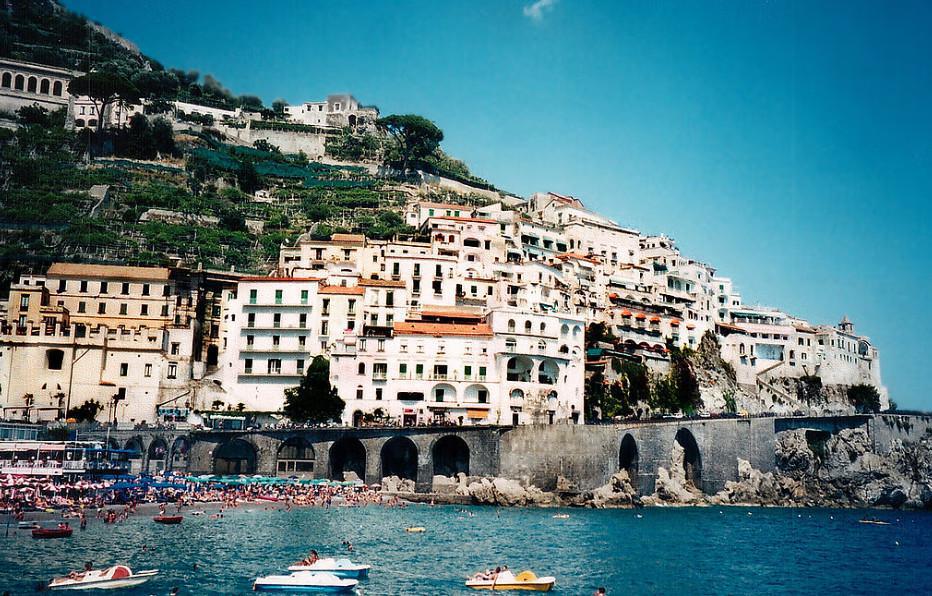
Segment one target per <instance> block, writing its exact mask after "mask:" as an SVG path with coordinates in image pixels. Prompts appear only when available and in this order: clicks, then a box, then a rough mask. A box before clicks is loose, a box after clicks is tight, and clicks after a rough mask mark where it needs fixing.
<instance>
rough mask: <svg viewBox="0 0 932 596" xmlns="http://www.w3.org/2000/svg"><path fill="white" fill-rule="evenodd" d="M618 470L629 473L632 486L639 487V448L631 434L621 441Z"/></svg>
mask: <svg viewBox="0 0 932 596" xmlns="http://www.w3.org/2000/svg"><path fill="white" fill-rule="evenodd" d="M618 469H619V470H625V471H626V472H628V478H630V479H631V486H633V487H634V488H637V487H638V446H637V442H635V440H634V437H632V436H631V435H630V434H625V437H624V438H623V439H622V440H621V449H619V450H618Z"/></svg>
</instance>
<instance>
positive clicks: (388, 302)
mask: <svg viewBox="0 0 932 596" xmlns="http://www.w3.org/2000/svg"><path fill="white" fill-rule="evenodd" d="M385 306H395V292H392V291H391V290H389V291H388V292H385Z"/></svg>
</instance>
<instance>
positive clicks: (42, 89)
mask: <svg viewBox="0 0 932 596" xmlns="http://www.w3.org/2000/svg"><path fill="white" fill-rule="evenodd" d="M39 93H42V94H43V95H48V94H49V80H48V79H42V82H41V83H39Z"/></svg>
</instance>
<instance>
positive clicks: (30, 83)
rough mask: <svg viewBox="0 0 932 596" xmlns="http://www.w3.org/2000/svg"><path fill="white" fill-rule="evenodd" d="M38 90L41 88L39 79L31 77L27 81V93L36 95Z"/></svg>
mask: <svg viewBox="0 0 932 596" xmlns="http://www.w3.org/2000/svg"><path fill="white" fill-rule="evenodd" d="M38 88H39V79H37V78H36V77H29V79H27V80H26V92H27V93H35V92H36V90H37V89H38Z"/></svg>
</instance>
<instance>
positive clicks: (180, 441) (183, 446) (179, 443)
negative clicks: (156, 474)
mask: <svg viewBox="0 0 932 596" xmlns="http://www.w3.org/2000/svg"><path fill="white" fill-rule="evenodd" d="M189 451H191V442H190V441H189V440H188V438H187V437H178V438H177V439H175V440H174V441H173V442H172V450H171V458H170V459H169V460H168V468H169V469H170V470H183V469H185V468H187V467H188V452H189Z"/></svg>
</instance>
